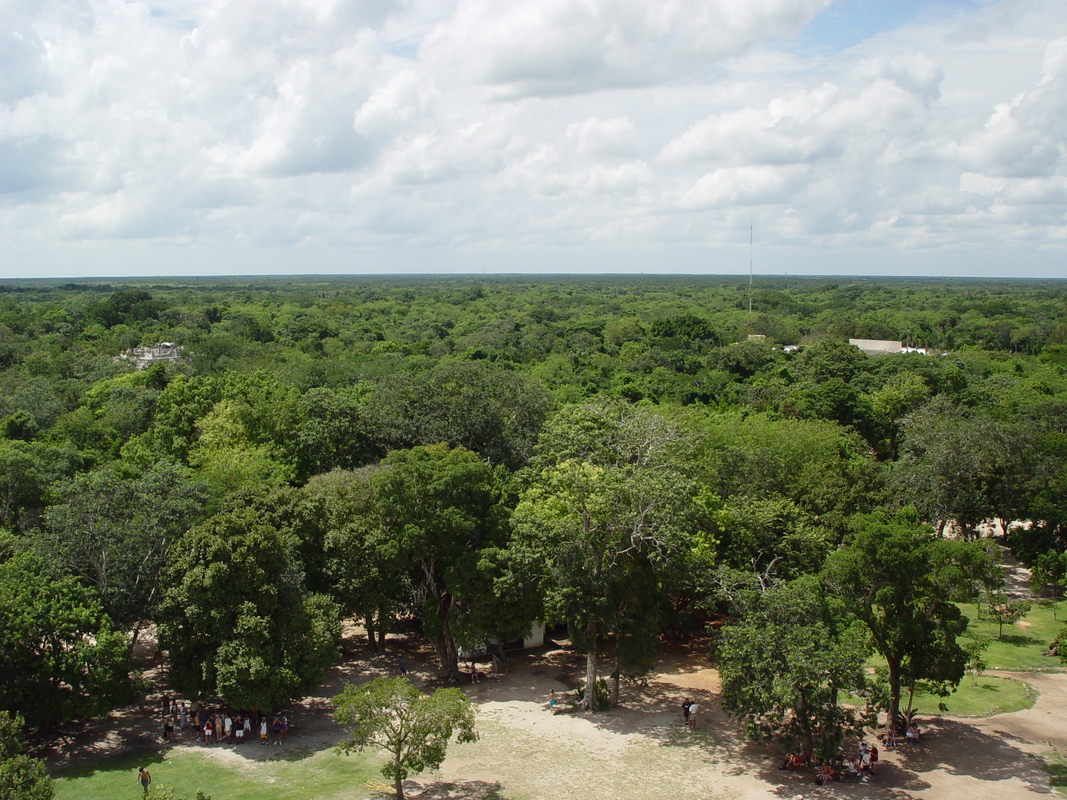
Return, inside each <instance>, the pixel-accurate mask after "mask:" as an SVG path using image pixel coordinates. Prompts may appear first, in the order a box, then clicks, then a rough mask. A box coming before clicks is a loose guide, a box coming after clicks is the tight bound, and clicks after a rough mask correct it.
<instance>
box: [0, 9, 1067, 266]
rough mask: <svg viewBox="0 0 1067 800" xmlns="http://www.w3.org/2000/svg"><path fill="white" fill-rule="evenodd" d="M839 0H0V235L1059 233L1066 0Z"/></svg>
mask: <svg viewBox="0 0 1067 800" xmlns="http://www.w3.org/2000/svg"><path fill="white" fill-rule="evenodd" d="M830 6H831V0H664V1H663V2H657V3H649V2H647V0H531V2H526V3H500V2H496V1H495V0H367V1H366V2H359V3H352V2H346V0H152V2H148V0H130V1H125V0H34V2H31V1H30V0H8V2H7V3H5V4H4V8H3V11H2V12H0V17H2V22H3V23H4V24H3V25H2V26H0V247H4V248H7V249H13V248H15V247H16V246H17V247H18V248H19V252H32V251H33V248H34V247H36V246H38V245H39V244H40V243H42V242H48V243H54V242H56V241H66V242H71V243H75V244H77V243H78V242H82V241H98V242H109V241H122V240H130V239H141V240H148V241H152V242H155V243H158V244H159V246H160V247H166V246H169V245H174V246H181V247H186V246H190V244H191V243H192V244H196V245H200V246H203V247H205V248H219V249H220V250H221V249H224V248H230V247H239V246H244V245H246V244H250V243H251V244H257V243H258V244H260V245H263V246H271V247H279V248H284V247H288V246H296V245H297V244H299V246H301V247H306V248H321V249H322V252H326V249H329V248H337V249H338V250H339V251H340V250H343V249H344V248H352V247H356V248H379V249H380V252H382V253H387V252H389V248H403V247H419V248H423V247H425V248H438V250H437V251H436V255H435V256H434V258H435V263H438V262H441V263H445V262H447V263H451V264H453V265H454V266H461V265H462V264H463V263H465V262H464V261H463V258H464V255H463V254H464V253H469V252H470V251H471V250H477V251H478V252H481V253H493V252H500V253H506V252H507V251H508V249H509V248H511V247H513V246H514V247H519V248H526V249H531V250H535V249H537V248H542V249H545V250H551V251H553V252H556V249H557V248H560V247H571V246H574V247H584V246H585V244H588V243H589V242H597V243H601V244H600V245H598V246H601V245H602V246H611V247H614V248H616V249H626V250H627V251H628V252H640V251H646V250H648V251H652V250H655V251H658V250H663V249H667V250H669V249H670V248H673V247H692V248H699V247H707V246H712V245H716V244H721V243H723V242H730V241H736V240H738V239H740V238H745V236H744V233H743V232H745V231H747V228H748V226H749V225H750V224H753V222H756V223H758V224H759V226H760V228H761V229H763V230H766V231H767V232H768V233H767V235H768V236H773V237H775V238H776V240H777V241H779V242H780V243H782V245H783V246H785V245H789V246H795V247H801V246H809V245H817V246H823V247H830V246H833V247H837V246H843V245H848V246H856V247H872V246H878V247H918V246H922V247H943V246H946V247H947V246H949V245H951V244H952V243H953V242H956V243H968V244H973V243H975V242H978V241H982V240H988V241H995V240H996V241H1022V240H1029V241H1037V242H1040V243H1042V244H1043V245H1044V246H1047V247H1059V246H1062V243H1063V241H1064V238H1065V237H1064V236H1063V234H1062V230H1063V222H1064V218H1065V215H1067V201H1065V197H1064V195H1065V183H1067V158H1065V152H1064V137H1063V136H1062V135H1061V133H1060V131H1062V130H1063V128H1064V124H1065V117H1067V5H1064V4H1062V3H1059V2H1058V1H1057V0H1029V2H1027V3H1023V4H1012V5H1011V9H1010V10H1011V12H1012V13H1011V14H1008V13H1007V11H1008V10H1009V9H1008V5H1006V4H1000V3H993V4H989V5H986V6H981V7H975V6H974V5H968V6H967V7H966V9H961V10H960V12H959V13H958V14H955V15H954V16H952V17H948V18H945V19H942V20H937V19H936V18H934V19H930V20H927V21H925V22H924V23H923V24H921V25H920V24H915V23H907V22H906V21H902V22H901V24H900V25H898V26H896V27H895V28H893V29H892V30H889V31H886V32H883V33H881V34H878V35H874V36H872V37H870V38H869V39H867V40H865V41H863V42H861V43H860V44H858V45H856V46H854V47H850V48H848V49H841V48H835V47H834V46H832V45H827V46H826V47H825V48H824V49H823V50H821V51H819V52H818V54H817V55H812V54H811V53H810V52H808V51H807V50H806V49H801V48H799V47H794V46H793V44H792V42H793V39H792V38H791V37H793V36H794V35H796V34H797V33H798V32H799V31H801V30H802V29H803V28H804V26H805V25H806V24H807V23H809V22H810V21H811V20H812V19H814V18H817V17H818V15H819V14H821V13H825V12H826V10H827V9H828V8H829V7H830ZM1042 54H1043V57H1042ZM771 232H773V233H771ZM50 246H52V245H50ZM457 248H458V249H457ZM450 259H451V260H450Z"/></svg>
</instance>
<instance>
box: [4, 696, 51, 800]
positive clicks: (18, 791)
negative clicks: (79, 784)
mask: <svg viewBox="0 0 1067 800" xmlns="http://www.w3.org/2000/svg"><path fill="white" fill-rule="evenodd" d="M24 724H25V720H24V719H23V718H22V717H20V716H19V715H18V714H15V715H14V716H12V715H11V714H10V713H9V712H7V711H0V797H2V798H3V800H52V797H53V796H54V795H55V793H56V787H55V786H53V785H52V779H51V778H49V777H48V772H47V771H46V770H45V766H44V762H43V761H41V760H40V759H37V758H31V757H30V756H28V755H25V754H24V753H23V752H22V742H21V740H20V734H21V733H22V726H23V725H24Z"/></svg>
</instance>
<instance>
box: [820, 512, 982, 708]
mask: <svg viewBox="0 0 1067 800" xmlns="http://www.w3.org/2000/svg"><path fill="white" fill-rule="evenodd" d="M824 577H825V580H826V582H827V585H828V586H830V587H831V588H832V589H833V590H834V591H835V592H837V593H839V594H840V595H841V596H842V597H844V598H845V599H846V600H847V601H848V602H849V604H850V607H851V610H852V611H853V613H855V615H856V616H857V617H858V618H859V619H860V620H862V621H863V623H864V624H865V625H866V626H867V629H868V630H869V631H870V634H871V639H872V641H873V643H874V647H875V649H876V650H877V651H878V652H879V653H880V654H881V655H882V656H883V657H884V658H885V660H886V665H887V669H888V673H889V692H890V698H889V707H888V708H887V711H888V712H889V720H890V724H893V725H895V724H897V720H898V715H899V711H900V696H901V688H902V686H908V687H910V688H914V684H915V682H916V681H917V680H922V679H931V680H937V681H941V682H944V683H947V684H949V685H957V684H958V683H959V682H960V680H961V679H962V678H963V675H964V672H965V668H966V662H967V656H966V653H965V651H964V650H963V648H962V647H961V646H960V645H959V644H958V642H957V637H959V636H960V635H961V634H962V633H963V632H964V631H965V630H966V628H967V618H966V617H965V616H963V613H962V612H961V611H960V608H959V606H958V605H957V603H959V602H960V601H964V600H969V599H974V598H975V597H976V596H977V595H978V593H979V591H980V590H981V589H982V588H983V587H985V588H990V587H995V586H998V585H999V583H1000V582H1001V580H1002V578H1001V575H1000V571H999V569H997V566H996V563H995V561H994V560H993V557H992V555H991V554H990V553H989V552H988V551H987V550H986V548H985V547H984V546H983V545H982V544H980V543H977V542H964V541H952V540H946V539H940V538H938V537H936V536H935V535H934V533H933V531H932V530H931V529H930V528H929V527H928V526H926V525H922V524H920V523H919V520H918V516H917V515H916V513H915V511H914V509H911V508H905V509H903V510H901V511H899V512H897V514H896V515H892V516H891V515H890V514H889V513H888V512H886V511H878V512H875V513H874V514H870V515H862V516H859V517H857V518H856V519H855V520H854V521H853V535H852V538H851V540H850V541H849V542H848V543H847V544H846V545H845V546H844V547H842V548H840V549H839V550H837V551H835V552H834V553H832V554H831V555H830V557H829V558H828V559H827V561H826V565H825V566H824Z"/></svg>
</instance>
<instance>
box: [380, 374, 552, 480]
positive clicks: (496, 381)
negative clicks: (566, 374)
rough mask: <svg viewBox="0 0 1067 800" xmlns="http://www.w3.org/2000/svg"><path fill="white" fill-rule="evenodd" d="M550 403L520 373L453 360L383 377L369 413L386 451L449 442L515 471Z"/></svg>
mask: <svg viewBox="0 0 1067 800" xmlns="http://www.w3.org/2000/svg"><path fill="white" fill-rule="evenodd" d="M550 408H551V401H550V398H549V395H548V392H546V391H545V390H544V388H543V387H542V386H541V385H540V384H539V383H537V382H535V381H533V380H531V379H530V378H527V377H526V376H525V375H523V374H522V373H519V372H516V371H514V370H509V369H505V368H503V367H499V366H495V365H492V364H487V363H484V362H481V361H457V362H448V363H442V364H439V365H438V366H436V367H434V368H433V369H432V370H431V371H430V372H429V373H426V374H421V375H403V374H402V375H396V376H392V377H390V378H388V379H386V380H383V381H382V382H381V383H380V384H379V385H378V386H377V387H376V388H375V390H374V392H373V393H372V394H371V396H370V398H369V399H368V402H367V405H366V415H367V418H368V421H369V423H370V424H371V425H372V426H373V427H372V430H374V432H375V436H376V438H377V439H378V441H379V442H381V444H382V445H383V446H384V447H385V448H388V449H391V450H399V449H402V448H406V447H411V446H413V445H427V444H435V443H437V442H446V443H448V444H449V445H451V446H453V447H464V448H466V449H468V450H472V451H474V452H476V453H480V454H481V455H482V456H484V457H485V458H488V459H489V460H490V461H492V462H493V463H494V464H504V465H506V466H508V467H509V468H511V469H515V468H516V467H519V466H521V465H522V464H524V463H525V462H526V459H527V458H529V456H530V454H531V452H532V449H533V444H534V441H535V440H536V437H537V432H538V431H539V430H540V429H541V425H542V424H543V423H544V420H545V417H546V416H547V414H548V412H549V409H550Z"/></svg>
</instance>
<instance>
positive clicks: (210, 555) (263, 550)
mask: <svg viewBox="0 0 1067 800" xmlns="http://www.w3.org/2000/svg"><path fill="white" fill-rule="evenodd" d="M294 548H295V542H294V541H293V540H292V539H291V538H290V537H287V536H285V535H284V534H282V533H281V532H279V531H278V530H277V529H276V528H274V527H271V526H269V525H265V524H263V523H262V522H261V521H260V519H259V517H258V516H257V515H256V514H255V512H254V510H251V509H246V510H238V511H231V512H225V513H220V514H217V515H215V516H214V517H212V518H211V519H209V520H208V521H207V522H205V523H203V524H202V525H200V526H198V527H197V528H194V529H193V530H191V531H190V532H189V533H188V534H186V536H185V537H183V538H182V540H181V541H180V542H179V543H178V544H177V545H176V546H175V547H174V549H173V551H172V554H171V558H170V560H169V562H168V564H167V567H166V569H165V570H164V573H163V576H162V578H161V583H162V586H163V589H162V594H163V596H162V599H161V602H160V606H159V614H158V620H159V632H160V641H161V643H162V645H163V647H165V648H166V649H167V650H168V651H169V654H170V671H171V680H172V682H173V683H174V686H175V688H176V689H177V690H178V691H180V692H181V693H183V694H185V695H187V696H189V697H205V696H214V695H218V696H220V697H223V698H224V699H225V700H226V701H227V702H228V703H229V704H231V705H232V706H234V707H237V708H246V709H252V708H259V709H264V710H267V709H271V708H277V707H279V706H281V705H284V704H286V703H288V702H289V701H290V700H291V699H293V698H294V697H301V696H303V695H304V694H306V693H307V692H308V691H310V690H311V689H312V688H314V687H315V686H317V685H318V681H319V680H320V678H321V677H322V674H323V672H324V671H325V670H326V668H327V667H328V666H329V665H330V664H331V663H332V661H333V659H334V657H335V656H336V654H337V644H338V642H339V639H340V624H339V621H338V609H337V605H336V604H335V603H334V602H333V601H332V600H330V599H329V598H327V597H325V596H322V595H309V594H307V593H306V592H305V590H304V587H303V581H302V576H301V575H300V573H299V572H298V571H297V570H296V569H295V567H296V565H297V563H298V560H297V559H296V558H295V554H294Z"/></svg>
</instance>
